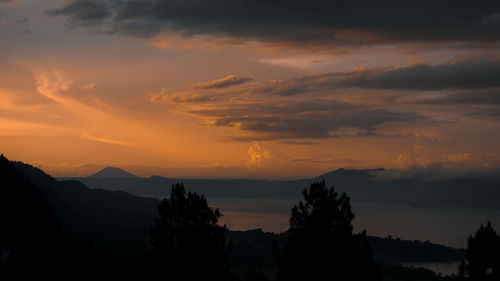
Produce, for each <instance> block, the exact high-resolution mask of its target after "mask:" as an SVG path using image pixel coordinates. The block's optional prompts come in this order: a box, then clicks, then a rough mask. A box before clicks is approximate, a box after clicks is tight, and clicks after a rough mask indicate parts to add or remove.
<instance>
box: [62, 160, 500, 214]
mask: <svg viewBox="0 0 500 281" xmlns="http://www.w3.org/2000/svg"><path fill="white" fill-rule="evenodd" d="M64 179H68V178H64ZM72 179H75V180H78V181H81V182H83V183H84V184H85V185H86V186H88V187H90V188H101V189H107V190H121V191H125V192H128V193H131V194H134V195H138V196H144V197H156V198H164V197H166V196H168V194H169V192H170V190H169V187H170V186H172V184H175V183H177V182H184V183H185V184H186V186H189V189H190V190H192V191H194V192H198V193H203V194H205V195H206V196H207V197H209V198H210V197H225V198H264V199H293V200H297V199H299V198H300V194H301V191H302V189H303V187H304V186H307V185H308V184H309V183H310V182H312V181H318V180H322V179H324V180H325V181H327V182H333V183H335V187H336V189H337V190H338V191H340V192H346V193H348V194H349V196H350V197H351V199H352V202H364V203H390V204H402V205H409V206H413V207H458V208H482V209H496V210H499V209H500V188H499V187H500V180H499V179H496V178H488V177H481V176H474V175H464V176H456V177H454V178H427V177H421V176H412V177H388V176H386V171H385V170H383V169H366V170H355V169H338V170H335V171H332V172H329V173H325V174H322V175H320V176H318V177H315V178H313V179H296V180H249V179H181V178H165V177H161V176H152V177H149V178H140V177H128V178H72Z"/></svg>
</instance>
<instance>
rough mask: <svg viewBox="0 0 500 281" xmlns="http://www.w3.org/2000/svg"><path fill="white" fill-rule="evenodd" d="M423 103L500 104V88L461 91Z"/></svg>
mask: <svg viewBox="0 0 500 281" xmlns="http://www.w3.org/2000/svg"><path fill="white" fill-rule="evenodd" d="M421 103H423V104H439V105H455V104H464V105H475V104H484V105H500V89H495V90H491V91H478V92H461V93H454V94H448V95H445V96H442V97H439V98H435V99H430V100H425V101H423V102H421Z"/></svg>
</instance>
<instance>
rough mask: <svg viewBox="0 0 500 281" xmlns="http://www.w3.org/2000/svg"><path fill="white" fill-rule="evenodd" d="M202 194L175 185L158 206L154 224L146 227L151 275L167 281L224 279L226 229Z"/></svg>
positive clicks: (225, 272) (225, 276)
mask: <svg viewBox="0 0 500 281" xmlns="http://www.w3.org/2000/svg"><path fill="white" fill-rule="evenodd" d="M220 216H221V214H220V213H219V210H218V209H215V210H212V209H211V208H210V207H209V206H208V203H207V200H206V199H205V197H203V195H198V194H197V193H191V192H188V193H187V194H186V190H185V188H184V185H183V184H182V183H181V184H175V185H173V186H172V190H171V192H170V199H164V200H163V201H162V202H161V203H160V204H159V205H158V217H157V218H156V219H155V222H156V225H155V226H153V227H151V228H150V238H151V243H152V245H153V248H154V261H153V263H154V272H155V274H161V276H168V277H169V278H168V279H170V280H226V279H227V278H228V274H227V272H228V266H227V262H226V254H227V251H228V246H227V245H226V240H225V232H226V227H225V226H224V227H222V226H219V225H217V222H218V219H219V217H220Z"/></svg>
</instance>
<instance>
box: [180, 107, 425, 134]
mask: <svg viewBox="0 0 500 281" xmlns="http://www.w3.org/2000/svg"><path fill="white" fill-rule="evenodd" d="M189 113H190V114H195V115H197V116H200V117H202V118H205V119H206V120H207V122H206V124H209V125H210V126H216V127H233V128H236V129H238V130H240V131H243V132H247V133H252V138H253V139H261V140H271V139H301V138H306V139H307V138H310V139H314V138H337V137H346V136H376V135H380V133H379V132H378V131H377V130H378V126H380V125H382V124H386V123H390V122H411V121H416V120H429V118H427V117H426V116H423V115H421V114H418V113H415V112H402V111H394V110H389V109H384V108H373V107H368V106H361V105H353V104H348V103H343V102H334V101H328V100H315V101H283V100H280V101H278V102H275V103H267V104H262V103H249V104H238V105H236V104H231V105H227V106H226V107H222V108H221V107H218V108H212V109H211V108H207V109H196V110H190V111H189ZM232 140H239V139H238V137H234V138H232Z"/></svg>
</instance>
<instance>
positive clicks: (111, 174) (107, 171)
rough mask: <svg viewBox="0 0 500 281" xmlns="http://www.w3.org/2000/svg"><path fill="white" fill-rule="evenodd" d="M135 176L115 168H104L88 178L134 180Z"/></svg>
mask: <svg viewBox="0 0 500 281" xmlns="http://www.w3.org/2000/svg"><path fill="white" fill-rule="evenodd" d="M136 177H137V176H135V175H133V174H131V173H129V172H127V171H125V170H123V169H120V168H115V167H106V168H104V169H102V170H100V171H99V172H97V173H95V174H92V175H90V176H88V178H90V179H116V178H136Z"/></svg>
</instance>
